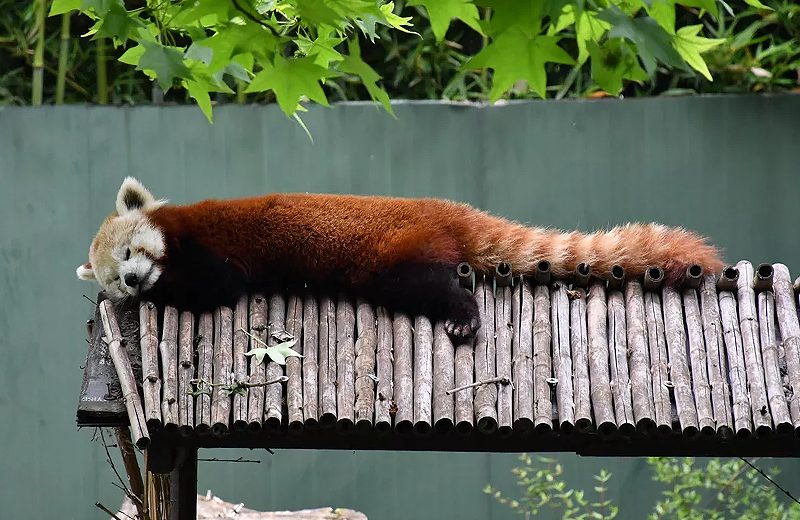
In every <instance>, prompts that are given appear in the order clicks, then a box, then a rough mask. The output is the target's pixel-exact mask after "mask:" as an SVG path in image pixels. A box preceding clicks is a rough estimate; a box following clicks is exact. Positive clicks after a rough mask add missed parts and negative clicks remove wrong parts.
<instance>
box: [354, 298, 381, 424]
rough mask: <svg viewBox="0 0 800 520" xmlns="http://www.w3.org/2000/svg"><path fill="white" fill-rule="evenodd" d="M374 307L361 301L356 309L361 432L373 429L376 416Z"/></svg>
mask: <svg viewBox="0 0 800 520" xmlns="http://www.w3.org/2000/svg"><path fill="white" fill-rule="evenodd" d="M375 320H376V318H375V312H374V311H373V310H372V306H371V305H370V304H368V303H367V302H365V301H363V300H359V301H358V303H357V308H356V327H357V329H358V339H357V340H356V347H355V348H356V381H355V387H356V388H355V392H356V404H355V412H356V428H357V429H358V430H359V431H360V432H369V431H370V430H371V429H372V418H373V416H374V414H375V380H376V379H377V377H376V376H375V349H376V347H377V345H378V328H377V324H376V322H375Z"/></svg>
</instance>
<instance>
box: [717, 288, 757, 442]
mask: <svg viewBox="0 0 800 520" xmlns="http://www.w3.org/2000/svg"><path fill="white" fill-rule="evenodd" d="M739 278H740V279H741V278H742V276H740V277H739ZM746 283H747V282H746ZM719 311H720V318H721V320H722V334H723V339H724V340H725V350H726V353H727V358H728V378H729V380H730V385H731V393H732V395H733V425H734V428H735V431H736V435H737V436H739V437H749V436H750V434H751V433H752V431H753V421H752V415H751V413H750V401H749V399H748V398H747V383H748V381H747V373H746V371H745V366H744V347H743V346H742V333H741V331H740V330H739V319H738V317H737V313H736V299H735V298H734V296H733V292H732V291H727V290H724V291H720V292H719Z"/></svg>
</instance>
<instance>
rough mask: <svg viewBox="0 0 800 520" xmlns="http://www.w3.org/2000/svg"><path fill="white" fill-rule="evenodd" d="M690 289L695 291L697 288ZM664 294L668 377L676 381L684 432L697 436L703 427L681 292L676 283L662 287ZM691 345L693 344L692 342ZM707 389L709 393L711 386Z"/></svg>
mask: <svg viewBox="0 0 800 520" xmlns="http://www.w3.org/2000/svg"><path fill="white" fill-rule="evenodd" d="M690 290H692V291H693V289H690ZM661 296H662V298H663V302H664V332H665V335H666V341H667V351H668V355H669V378H668V381H669V383H670V384H671V385H672V393H673V395H674V396H675V412H676V414H677V416H678V422H679V425H680V429H681V432H682V433H683V436H684V437H687V438H694V437H696V436H697V435H698V434H699V433H700V428H699V425H698V420H697V409H696V407H695V398H694V394H693V393H692V376H691V372H690V371H689V363H688V361H687V359H686V345H687V338H686V329H685V328H684V324H683V305H681V295H680V293H679V292H678V289H676V288H675V287H664V288H663V289H662V290H661ZM689 345H690V346H691V343H689ZM703 371H705V369H704V370H703ZM705 392H706V396H707V395H708V388H707V387H706V389H705ZM706 412H707V413H709V414H710V412H711V401H710V399H709V400H708V408H707V409H706ZM709 420H710V415H709ZM709 422H710V421H709Z"/></svg>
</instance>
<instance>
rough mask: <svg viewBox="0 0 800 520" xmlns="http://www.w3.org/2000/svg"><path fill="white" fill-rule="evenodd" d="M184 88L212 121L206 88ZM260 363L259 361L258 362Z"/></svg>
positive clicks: (195, 83)
mask: <svg viewBox="0 0 800 520" xmlns="http://www.w3.org/2000/svg"><path fill="white" fill-rule="evenodd" d="M186 89H187V90H188V91H189V95H190V96H192V98H193V99H194V100H195V101H197V106H199V107H200V109H201V110H202V111H203V113H204V114H205V115H206V118H208V122H209V123H213V122H214V119H213V117H212V114H211V96H209V95H208V89H207V88H206V87H205V86H204V85H203V84H202V83H200V82H199V81H194V80H188V81H187V82H186ZM259 363H260V362H259Z"/></svg>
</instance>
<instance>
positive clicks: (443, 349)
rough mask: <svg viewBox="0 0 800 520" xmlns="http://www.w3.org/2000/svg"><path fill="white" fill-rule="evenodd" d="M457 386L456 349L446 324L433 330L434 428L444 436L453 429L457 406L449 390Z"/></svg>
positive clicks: (437, 325) (441, 323)
mask: <svg viewBox="0 0 800 520" xmlns="http://www.w3.org/2000/svg"><path fill="white" fill-rule="evenodd" d="M454 384H455V348H454V347H453V343H452V342H451V341H450V337H449V336H448V335H447V331H446V330H445V328H444V323H443V322H441V321H437V322H436V325H435V326H434V328H433V421H434V423H433V428H434V430H435V431H436V433H437V434H440V435H444V434H447V433H449V432H450V430H452V429H453V424H454V419H455V417H454V414H455V404H454V401H453V396H452V395H450V394H448V393H447V390H449V389H450V388H453V385H454Z"/></svg>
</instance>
